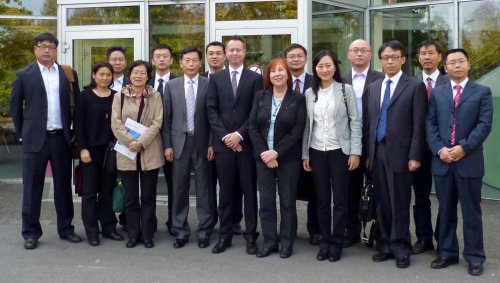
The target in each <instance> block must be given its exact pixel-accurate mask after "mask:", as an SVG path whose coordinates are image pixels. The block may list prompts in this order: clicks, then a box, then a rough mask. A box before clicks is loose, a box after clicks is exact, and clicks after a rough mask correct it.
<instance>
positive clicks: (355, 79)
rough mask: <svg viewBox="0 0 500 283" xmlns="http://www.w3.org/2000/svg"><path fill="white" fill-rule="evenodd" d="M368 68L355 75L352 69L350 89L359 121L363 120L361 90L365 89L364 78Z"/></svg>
mask: <svg viewBox="0 0 500 283" xmlns="http://www.w3.org/2000/svg"><path fill="white" fill-rule="evenodd" d="M369 68H370V66H368V67H367V68H366V69H365V70H364V71H363V72H361V73H356V72H355V71H354V69H352V71H351V73H352V88H353V89H354V93H355V94H356V106H357V107H358V115H359V118H360V119H363V99H362V98H363V89H364V88H365V83H366V77H367V76H368V69H369Z"/></svg>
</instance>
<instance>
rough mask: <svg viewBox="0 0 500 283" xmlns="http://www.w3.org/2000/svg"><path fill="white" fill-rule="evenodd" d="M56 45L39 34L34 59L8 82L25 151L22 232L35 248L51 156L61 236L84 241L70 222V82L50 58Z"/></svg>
mask: <svg viewBox="0 0 500 283" xmlns="http://www.w3.org/2000/svg"><path fill="white" fill-rule="evenodd" d="M58 44H59V41H58V40H57V38H56V37H55V36H54V35H52V34H50V33H42V34H40V35H38V36H37V37H36V38H35V57H36V62H35V63H34V64H32V65H31V66H28V67H27V68H24V69H22V70H20V71H19V72H17V75H16V80H15V81H14V84H13V86H12V93H11V100H10V113H11V115H12V119H13V121H14V125H15V127H16V132H17V134H18V136H19V137H20V140H21V141H22V144H23V152H24V154H23V155H24V156H23V160H24V162H23V185H24V190H23V207H22V222H23V226H22V235H23V238H24V248H25V249H35V248H36V247H37V245H38V239H39V238H40V237H41V236H42V227H41V225H40V209H41V202H42V193H43V185H44V182H45V169H46V168H47V163H48V162H49V161H50V164H51V167H52V173H53V179H54V204H55V207H56V214H57V232H58V234H59V237H60V238H61V239H63V240H67V241H69V242H72V243H78V242H80V241H81V240H82V239H81V238H80V236H78V235H77V234H76V233H75V231H74V230H75V228H74V227H73V225H71V221H72V220H73V196H72V193H71V144H70V127H71V123H72V118H71V113H70V112H71V111H70V83H69V81H68V79H67V78H66V76H65V75H64V71H63V69H62V67H61V66H60V65H59V64H58V63H57V62H55V61H54V58H55V57H56V54H57V46H58ZM75 75H76V73H75ZM75 81H76V82H75V83H74V85H73V86H72V87H73V89H74V90H78V81H77V80H75Z"/></svg>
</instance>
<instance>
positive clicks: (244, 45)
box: [226, 35, 247, 48]
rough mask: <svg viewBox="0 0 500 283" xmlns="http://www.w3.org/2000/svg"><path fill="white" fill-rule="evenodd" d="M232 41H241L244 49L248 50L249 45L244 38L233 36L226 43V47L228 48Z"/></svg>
mask: <svg viewBox="0 0 500 283" xmlns="http://www.w3.org/2000/svg"><path fill="white" fill-rule="evenodd" d="M231 40H235V41H239V42H241V43H243V47H244V48H247V43H246V42H245V40H244V39H243V37H241V36H238V35H233V36H231V38H229V39H228V40H227V41H226V47H227V44H228V43H229V41H231Z"/></svg>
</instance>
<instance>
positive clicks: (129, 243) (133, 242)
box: [125, 239, 138, 249]
mask: <svg viewBox="0 0 500 283" xmlns="http://www.w3.org/2000/svg"><path fill="white" fill-rule="evenodd" d="M137 242H138V240H137V239H128V241H127V244H126V245H125V246H126V247H127V248H129V249H130V248H135V246H137Z"/></svg>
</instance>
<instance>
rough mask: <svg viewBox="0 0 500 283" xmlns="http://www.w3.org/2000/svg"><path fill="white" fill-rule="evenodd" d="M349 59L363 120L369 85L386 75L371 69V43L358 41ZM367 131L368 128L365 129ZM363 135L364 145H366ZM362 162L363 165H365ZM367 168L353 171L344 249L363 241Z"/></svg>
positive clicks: (350, 79)
mask: <svg viewBox="0 0 500 283" xmlns="http://www.w3.org/2000/svg"><path fill="white" fill-rule="evenodd" d="M347 58H348V59H349V61H350V62H351V71H350V72H349V73H348V74H347V76H346V77H345V78H344V80H345V82H346V83H348V84H350V85H352V87H353V89H354V92H355V93H356V100H357V106H358V113H359V118H360V119H361V120H362V119H363V104H364V105H366V101H367V99H368V97H367V96H363V93H364V92H365V91H366V89H368V85H369V84H371V83H372V82H374V81H376V80H378V79H380V78H383V77H384V74H382V73H381V72H377V71H375V70H373V69H372V68H371V67H370V60H371V59H372V48H371V46H370V43H369V42H368V41H366V40H364V39H356V40H354V41H353V42H351V44H350V45H349V52H348V54H347ZM363 129H366V127H363ZM364 137H365V136H364V135H363V144H364V143H365V140H364ZM363 163H364V162H362V163H361V164H363ZM365 171H366V167H365V166H358V168H357V169H355V170H354V171H351V179H350V181H349V206H348V213H347V215H348V216H347V227H346V231H345V241H344V248H348V247H350V246H352V245H354V244H356V243H359V242H360V241H361V239H360V234H361V222H360V221H359V217H358V214H359V200H360V195H361V190H362V189H363V181H364V176H365Z"/></svg>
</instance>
